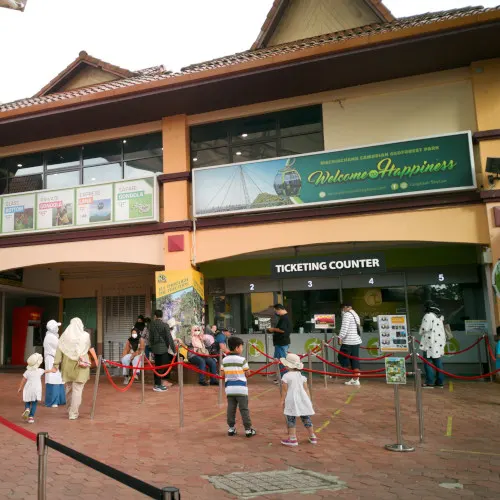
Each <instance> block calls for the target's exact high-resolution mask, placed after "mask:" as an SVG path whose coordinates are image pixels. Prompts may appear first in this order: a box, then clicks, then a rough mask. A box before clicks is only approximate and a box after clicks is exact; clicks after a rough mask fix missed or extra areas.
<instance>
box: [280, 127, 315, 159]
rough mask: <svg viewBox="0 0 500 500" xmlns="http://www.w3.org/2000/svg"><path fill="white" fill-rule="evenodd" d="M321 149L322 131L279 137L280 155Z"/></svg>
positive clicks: (312, 151)
mask: <svg viewBox="0 0 500 500" xmlns="http://www.w3.org/2000/svg"><path fill="white" fill-rule="evenodd" d="M315 151H323V133H322V132H317V133H315V134H307V135H296V136H293V137H286V138H283V139H281V156H289V155H299V154H304V153H314V152H315Z"/></svg>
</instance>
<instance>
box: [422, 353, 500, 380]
mask: <svg viewBox="0 0 500 500" xmlns="http://www.w3.org/2000/svg"><path fill="white" fill-rule="evenodd" d="M418 357H419V358H420V359H421V360H422V361H423V362H424V363H426V364H427V365H429V366H430V367H431V368H432V369H434V370H436V371H438V372H440V373H442V374H444V375H446V376H448V377H451V378H457V379H459V380H479V379H481V378H486V377H489V376H490V375H495V374H496V373H498V372H500V368H499V369H498V370H495V371H494V372H491V373H486V374H484V375H474V376H472V377H464V376H462V375H454V374H453V373H450V372H447V371H444V370H441V369H440V368H438V367H437V366H435V365H433V364H432V363H431V362H429V361H428V360H427V359H425V358H424V357H422V356H420V354H419V355H418Z"/></svg>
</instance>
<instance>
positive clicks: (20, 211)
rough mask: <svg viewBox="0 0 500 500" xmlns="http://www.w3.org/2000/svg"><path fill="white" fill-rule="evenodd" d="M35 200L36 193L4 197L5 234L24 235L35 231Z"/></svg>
mask: <svg viewBox="0 0 500 500" xmlns="http://www.w3.org/2000/svg"><path fill="white" fill-rule="evenodd" d="M35 198H36V195H35V193H26V194H18V195H12V196H4V197H3V203H2V232H3V233H23V232H27V231H33V230H34V229H35V213H34V208H35Z"/></svg>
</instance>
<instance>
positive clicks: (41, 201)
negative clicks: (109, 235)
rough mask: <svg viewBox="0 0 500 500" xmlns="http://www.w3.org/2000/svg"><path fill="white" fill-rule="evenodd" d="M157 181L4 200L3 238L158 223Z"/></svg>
mask: <svg viewBox="0 0 500 500" xmlns="http://www.w3.org/2000/svg"><path fill="white" fill-rule="evenodd" d="M158 205H159V203H158V183H157V181H156V177H146V178H140V179H131V180H125V181H117V182H112V183H107V184H95V185H89V186H76V187H74V188H66V189H58V190H44V191H37V192H32V193H22V194H12V195H5V196H1V197H0V210H1V217H0V236H6V235H9V234H19V233H26V232H47V231H57V230H64V229H78V228H83V227H89V226H103V225H119V224H132V223H135V222H154V221H158V220H159V218H158V216H159V213H158V212H159V210H158V209H159V207H158Z"/></svg>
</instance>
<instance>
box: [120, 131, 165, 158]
mask: <svg viewBox="0 0 500 500" xmlns="http://www.w3.org/2000/svg"><path fill="white" fill-rule="evenodd" d="M122 143H123V154H124V158H125V160H133V159H134V158H147V157H149V156H161V155H162V154H163V152H162V149H163V148H162V136H161V134H160V133H158V134H147V135H139V136H137V137H128V138H127V139H123V140H122Z"/></svg>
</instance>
